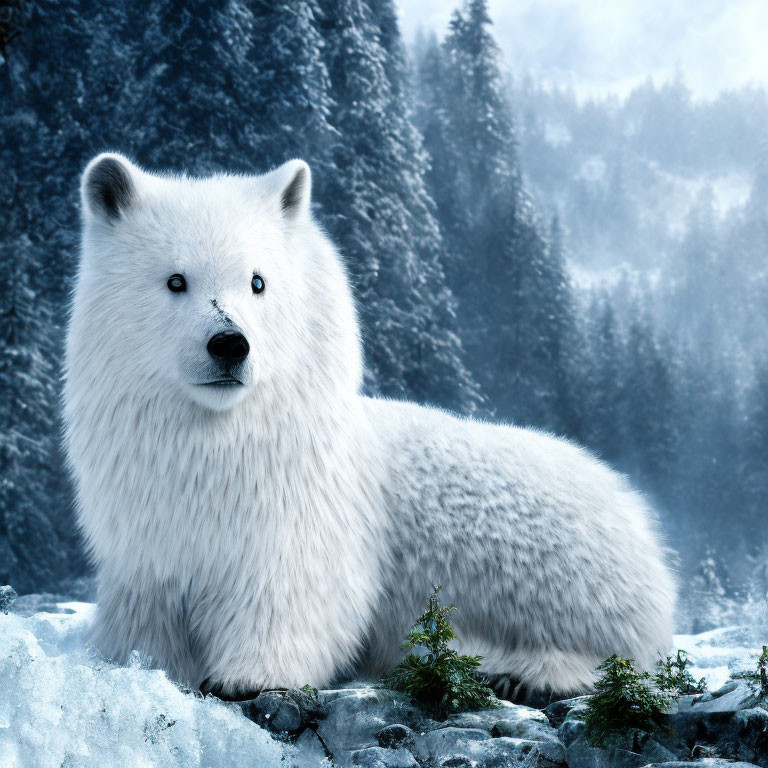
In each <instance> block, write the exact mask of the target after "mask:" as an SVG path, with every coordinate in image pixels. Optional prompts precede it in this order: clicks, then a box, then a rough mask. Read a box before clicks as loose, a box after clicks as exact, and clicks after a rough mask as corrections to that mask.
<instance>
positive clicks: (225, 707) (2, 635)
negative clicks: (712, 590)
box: [0, 598, 768, 768]
mask: <svg viewBox="0 0 768 768" xmlns="http://www.w3.org/2000/svg"><path fill="white" fill-rule="evenodd" d="M23 602H25V603H26V605H25V609H22V610H21V612H19V613H10V614H8V615H3V614H2V612H0V768H54V766H55V768H92V767H93V768H95V767H96V766H98V768H127V767H130V768H154V766H158V767H159V766H163V768H166V766H180V767H181V766H183V767H184V768H190V767H193V768H224V766H226V768H239V767H240V766H242V767H243V768H245V767H246V766H247V767H248V768H269V766H278V765H279V766H283V767H284V768H294V766H297V767H298V766H301V768H309V766H315V768H316V767H317V766H318V765H320V763H318V762H317V760H316V759H315V761H310V759H309V758H308V757H307V758H306V759H305V758H304V757H303V756H302V757H301V759H300V758H299V755H298V754H297V752H296V750H295V749H294V748H293V747H290V746H288V745H286V744H283V743H281V742H278V741H275V740H274V739H272V738H271V737H270V735H269V734H268V733H267V732H266V731H265V730H263V729H262V728H259V727H258V726H257V725H256V724H254V723H252V722H251V721H250V720H248V719H247V718H245V717H244V716H243V715H242V713H241V712H240V710H239V708H238V707H237V706H236V705H233V704H224V703H222V702H219V701H217V700H215V699H211V698H208V699H202V698H201V697H200V696H196V695H194V694H192V693H187V692H184V691H183V690H182V689H180V688H179V687H178V686H177V685H175V684H174V683H172V682H171V681H169V680H168V678H167V677H166V676H165V674H164V673H163V672H161V671H158V670H152V669H148V668H147V667H146V666H145V665H143V664H142V662H141V660H140V659H139V658H138V657H136V658H134V659H133V660H132V662H131V663H130V664H129V665H128V666H125V667H119V666H116V665H114V664H111V663H109V662H107V661H106V660H105V659H104V658H103V657H101V656H100V655H99V654H98V653H97V652H96V651H95V650H94V649H93V648H90V647H89V646H88V643H87V640H86V637H87V630H88V628H89V625H90V622H91V620H92V617H93V611H94V606H93V605H91V604H88V603H57V604H51V603H50V602H45V601H44V600H40V601H38V602H37V603H35V602H34V601H32V602H31V603H30V602H29V601H28V600H27V598H22V599H21V600H20V601H19V606H18V607H19V608H22V603H23ZM30 606H31V607H30ZM40 609H43V610H42V611H41V612H37V613H35V612H34V611H35V610H38V611H39V610H40ZM25 614H26V615H25ZM29 614H31V615H29ZM766 641H768V628H763V629H762V630H760V629H758V628H755V629H749V628H746V627H726V628H724V629H715V630H711V631H709V632H704V633H702V634H699V635H677V636H676V637H675V647H676V648H683V649H685V650H686V651H688V653H689V654H690V657H691V659H692V661H693V662H694V664H695V668H694V669H693V670H692V672H693V674H694V676H696V677H697V678H698V677H700V676H702V675H704V676H706V678H707V682H708V683H709V687H710V689H712V690H714V689H716V688H718V687H719V686H720V685H722V684H723V683H724V682H725V680H726V679H727V678H728V677H729V675H730V674H731V672H739V671H754V669H755V665H756V662H757V657H758V655H759V653H760V650H761V646H762V643H763V642H766Z"/></svg>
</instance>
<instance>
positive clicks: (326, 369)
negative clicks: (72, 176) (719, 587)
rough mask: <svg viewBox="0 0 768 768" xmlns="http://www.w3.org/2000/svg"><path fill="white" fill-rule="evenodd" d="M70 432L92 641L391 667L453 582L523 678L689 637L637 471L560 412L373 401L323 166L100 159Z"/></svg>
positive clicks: (237, 680)
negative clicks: (93, 596) (270, 167)
mask: <svg viewBox="0 0 768 768" xmlns="http://www.w3.org/2000/svg"><path fill="white" fill-rule="evenodd" d="M82 202H83V216H84V224H83V246H82V261H81V265H80V270H79V274H78V278H77V285H76V289H75V294H74V303H73V306H72V316H71V322H70V326H69V337H68V342H67V354H66V388H65V409H66V434H67V448H68V453H69V458H70V460H71V465H72V468H73V472H74V476H75V479H76V484H77V491H78V496H79V506H78V509H79V521H80V525H81V526H82V530H83V532H84V534H85V537H86V539H87V543H88V546H89V548H90V552H91V554H92V557H93V560H94V563H95V566H96V569H97V573H98V602H99V610H98V618H97V622H96V626H95V637H94V639H95V642H96V644H97V645H98V646H99V647H100V648H101V649H102V650H103V652H104V653H105V654H106V655H107V656H109V657H111V658H113V659H116V660H118V661H121V660H125V659H126V657H127V656H128V655H129V653H130V652H131V650H132V649H140V650H142V651H143V652H145V653H146V654H148V655H149V656H151V657H152V659H153V661H154V663H155V664H156V665H157V666H161V667H164V668H166V669H167V670H168V672H169V674H170V675H171V676H173V677H174V678H176V679H177V680H180V681H183V682H185V683H188V684H191V685H194V686H204V687H208V688H211V689H213V690H216V691H217V692H220V693H221V694H222V695H231V696H237V695H244V694H245V693H246V692H250V691H255V690H259V689H264V688H271V687H292V686H301V685H304V684H307V683H308V684H311V685H313V686H325V685H327V684H328V683H329V682H330V681H331V680H332V679H333V678H334V677H336V676H339V675H342V674H348V673H350V672H352V671H357V672H358V673H363V672H365V673H369V674H376V673H381V672H384V671H386V670H388V669H389V668H391V667H392V665H393V664H395V663H396V662H397V661H398V659H399V658H400V656H401V654H402V651H401V650H400V642H401V640H402V638H403V635H404V634H405V632H406V630H407V629H408V628H409V626H410V625H411V624H412V623H413V621H414V619H415V618H416V617H417V616H418V615H419V613H421V611H422V610H423V608H424V607H425V605H426V603H427V599H428V597H429V594H430V592H431V589H432V585H434V584H442V585H443V586H444V595H445V599H446V600H447V601H450V602H453V603H455V604H456V606H457V608H458V610H457V612H456V614H455V625H456V629H457V632H458V635H459V638H460V649H461V650H462V651H465V652H472V653H478V654H481V655H482V656H483V657H484V658H483V670H484V671H485V672H486V673H488V674H489V675H491V676H498V677H499V679H505V678H506V679H512V680H515V681H518V682H519V683H521V684H522V685H523V686H525V688H527V690H528V691H537V690H538V691H542V690H548V691H550V692H551V693H567V692H571V691H576V690H580V689H584V688H585V687H588V686H589V684H590V681H591V680H592V675H593V672H594V668H595V666H596V665H597V664H598V663H599V662H600V661H602V660H603V659H604V658H605V657H607V656H609V655H610V654H612V653H614V652H616V653H619V654H622V655H624V656H630V657H633V658H635V659H636V660H637V661H638V662H639V663H640V664H642V665H644V666H648V665H650V664H652V662H653V660H654V658H655V656H656V653H657V651H659V650H666V649H667V648H668V647H669V645H670V642H671V622H672V614H673V606H674V593H675V588H674V582H673V578H672V576H671V574H670V571H669V570H668V568H667V566H666V565H665V562H664V561H665V557H666V552H665V550H664V549H663V547H662V546H661V545H660V544H659V541H658V538H657V534H656V530H655V525H654V522H653V518H652V517H651V515H650V514H649V511H648V509H647V507H646V505H645V504H644V502H643V500H642V498H641V497H640V496H638V495H637V494H636V493H634V492H633V491H632V490H631V489H630V488H629V487H628V486H627V483H626V482H625V480H624V479H623V477H621V476H620V475H618V474H616V473H614V472H613V471H611V470H610V469H609V468H608V467H606V466H605V465H604V464H602V463H600V462H599V461H597V460H596V459H594V458H593V457H592V456H590V455H589V454H588V453H586V452H585V451H583V450H581V449H580V448H577V447H576V446H574V445H572V444H571V443H568V442H565V441H563V440H558V439H555V438H553V437H551V436H549V435H546V434H543V433H541V432H536V431H531V430H526V429H520V428H517V427H511V426H502V425H494V424H488V423H481V422H478V421H472V420H469V419H463V418H457V417H456V416H453V415H451V414H449V413H445V412H443V411H440V410H436V409H433V408H425V407H422V406H419V405H414V404H412V403H405V402H394V401H391V400H384V399H372V398H367V397H363V396H362V395H361V394H360V393H359V389H360V382H361V346H360V336H359V328H358V323H357V319H356V316H355V307H354V303H353V300H352V296H351V293H350V287H349V281H348V279H347V276H346V274H345V272H344V267H343V265H342V262H341V259H340V257H339V254H338V253H337V252H336V250H335V249H334V247H333V246H332V245H331V244H330V242H329V241H328V240H327V238H326V237H325V236H324V235H323V233H322V231H321V230H320V228H319V227H318V226H317V224H315V222H314V221H313V220H312V217H311V215H310V171H309V168H308V167H307V165H306V164H305V163H304V162H302V161H300V160H293V161H291V162H288V163H286V164H285V165H283V166H281V167H280V168H278V169H277V170H275V171H273V172H271V173H268V174H266V175H264V176H257V177H252V176H235V175H220V176H213V177H211V178H205V179H193V178H189V177H186V176H183V175H180V176H172V175H159V174H152V173H148V172H146V171H143V170H141V169H139V168H137V167H136V166H135V165H133V164H132V163H131V162H129V161H128V160H127V159H126V158H124V157H122V156H120V155H115V154H104V155H100V156H98V157H96V158H95V159H94V160H93V161H92V162H91V163H90V164H89V165H88V167H87V168H86V170H85V173H84V175H83V180H82Z"/></svg>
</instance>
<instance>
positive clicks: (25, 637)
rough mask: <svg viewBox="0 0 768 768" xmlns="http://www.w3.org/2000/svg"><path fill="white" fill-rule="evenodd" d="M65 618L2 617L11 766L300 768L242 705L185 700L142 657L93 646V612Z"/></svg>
mask: <svg viewBox="0 0 768 768" xmlns="http://www.w3.org/2000/svg"><path fill="white" fill-rule="evenodd" d="M59 610H60V611H61V612H59V613H39V614H36V615H34V616H31V617H24V616H20V615H18V614H14V613H9V614H7V615H5V614H2V613H0V766H2V768H61V767H62V766H66V768H91V767H93V768H127V767H128V766H130V768H153V767H154V766H158V768H160V766H162V767H163V768H166V767H172V766H179V767H181V766H183V767H184V768H188V767H189V766H194V767H198V766H199V768H218V767H219V766H222V767H223V766H227V768H236V767H238V766H242V768H254V766H264V767H266V766H272V765H274V766H277V765H281V766H291V765H297V764H300V763H299V758H298V753H297V752H296V750H295V749H294V748H293V747H290V746H288V745H285V744H282V743H280V742H278V741H275V740H274V739H272V737H271V736H270V734H269V733H268V732H267V731H265V730H264V729H262V728H260V727H259V726H257V725H256V724H255V723H253V722H251V721H250V720H248V719H247V718H245V717H243V715H242V714H241V712H240V710H239V709H238V707H237V706H235V705H230V704H224V703H221V702H219V701H217V700H215V699H212V698H206V699H203V698H202V697H200V696H199V695H194V694H192V693H188V692H184V691H183V690H182V689H180V688H179V687H178V686H177V685H175V684H174V683H172V682H171V681H170V680H168V678H167V677H166V676H165V674H164V673H163V672H160V671H158V670H151V669H147V668H146V667H145V666H144V665H142V663H141V660H140V659H139V658H135V659H134V660H133V662H132V663H131V664H130V665H129V666H127V667H118V666H115V665H113V664H110V663H109V662H107V661H106V660H105V659H104V658H102V657H101V656H100V655H99V654H98V653H96V652H95V651H94V650H92V649H90V648H89V647H88V646H87V643H86V641H85V631H86V630H87V628H88V625H89V623H90V620H91V616H92V613H93V606H91V605H87V604H82V603H65V604H61V605H60V608H59ZM304 764H305V765H318V761H317V760H314V761H313V762H306V763H304Z"/></svg>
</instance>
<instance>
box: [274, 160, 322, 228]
mask: <svg viewBox="0 0 768 768" xmlns="http://www.w3.org/2000/svg"><path fill="white" fill-rule="evenodd" d="M265 180H266V181H267V184H268V186H269V189H270V192H271V193H272V194H274V195H275V196H276V197H277V198H278V200H279V204H280V212H281V213H282V215H283V216H284V217H285V218H286V220H288V221H300V220H303V219H307V218H309V209H310V202H311V198H312V174H311V173H310V170H309V166H308V165H307V164H306V163H305V162H304V161H303V160H289V161H288V162H287V163H283V164H282V165H281V166H280V167H279V168H276V169H275V170H274V171H271V172H270V173H268V174H267V175H266V177H265Z"/></svg>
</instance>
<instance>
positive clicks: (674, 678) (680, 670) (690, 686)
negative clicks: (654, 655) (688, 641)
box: [654, 650, 707, 697]
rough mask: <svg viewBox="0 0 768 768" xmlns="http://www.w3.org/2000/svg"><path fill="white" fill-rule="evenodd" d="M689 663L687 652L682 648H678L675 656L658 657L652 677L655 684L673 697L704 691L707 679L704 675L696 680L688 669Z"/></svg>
mask: <svg viewBox="0 0 768 768" xmlns="http://www.w3.org/2000/svg"><path fill="white" fill-rule="evenodd" d="M690 663H691V662H690V659H689V658H688V653H687V652H686V651H683V650H678V651H677V654H676V655H675V656H667V657H666V658H664V659H659V661H658V662H657V663H656V666H657V668H658V672H657V673H656V676H655V677H654V680H655V682H656V685H657V686H658V687H659V688H660V689H661V690H662V691H665V692H666V693H668V694H669V695H670V696H673V697H677V696H680V695H684V694H688V693H704V691H706V690H707V680H706V678H704V677H702V678H701V679H699V680H696V679H695V678H694V677H693V675H692V674H691V673H690V671H689V670H688V667H689V666H690Z"/></svg>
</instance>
